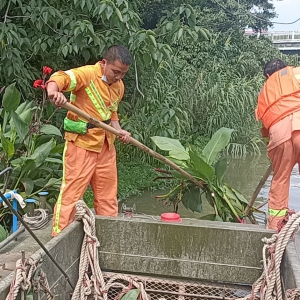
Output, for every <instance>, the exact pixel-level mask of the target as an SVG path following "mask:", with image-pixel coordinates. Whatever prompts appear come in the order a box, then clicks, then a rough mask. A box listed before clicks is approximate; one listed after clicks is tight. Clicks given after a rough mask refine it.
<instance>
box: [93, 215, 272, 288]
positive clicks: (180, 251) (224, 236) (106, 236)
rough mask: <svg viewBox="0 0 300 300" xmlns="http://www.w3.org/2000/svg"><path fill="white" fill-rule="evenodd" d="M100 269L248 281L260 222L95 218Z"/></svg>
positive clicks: (254, 270) (257, 263) (256, 260)
mask: <svg viewBox="0 0 300 300" xmlns="http://www.w3.org/2000/svg"><path fill="white" fill-rule="evenodd" d="M96 232H97V237H98V239H99V241H100V245H101V247H100V249H99V251H100V256H99V257H100V265H101V267H102V268H103V269H107V270H114V271H120V272H129V273H141V274H146V275H152V274H153V275H161V276H167V277H180V278H186V279H201V280H208V281H222V282H228V283H241V284H252V283H253V282H254V281H256V279H257V278H259V276H260V275H261V272H262V265H261V259H262V248H263V243H262V238H264V237H270V236H271V235H272V234H273V233H274V232H273V231H270V230H266V229H265V228H263V227H262V226H256V225H246V224H232V223H222V222H210V221H201V220H195V219H183V221H182V223H164V222H161V221H160V220H153V219H147V220H145V219H143V218H141V219H139V218H138V217H137V218H135V217H134V218H125V217H124V218H104V217H99V216H97V217H96Z"/></svg>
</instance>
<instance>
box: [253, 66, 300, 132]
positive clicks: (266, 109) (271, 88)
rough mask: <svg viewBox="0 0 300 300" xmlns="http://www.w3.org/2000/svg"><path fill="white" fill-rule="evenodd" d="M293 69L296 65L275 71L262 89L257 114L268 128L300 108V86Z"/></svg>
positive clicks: (257, 118) (258, 118)
mask: <svg viewBox="0 0 300 300" xmlns="http://www.w3.org/2000/svg"><path fill="white" fill-rule="evenodd" d="M293 70H294V67H286V68H284V69H281V70H279V71H277V72H275V73H274V74H272V75H271V76H270V77H269V78H268V79H267V81H266V83H265V84H264V86H263V88H262V90H261V91H260V94H259V96H258V105H257V108H256V110H255V115H256V120H261V121H262V123H263V125H264V127H265V128H266V129H269V128H270V127H271V126H272V125H273V124H275V123H276V122H278V121H280V120H281V119H283V118H284V117H286V116H288V115H289V114H291V113H293V112H295V111H297V110H300V86H299V83H298V80H297V79H296V77H295V74H294V71H293Z"/></svg>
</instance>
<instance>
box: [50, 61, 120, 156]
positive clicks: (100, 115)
mask: <svg viewBox="0 0 300 300" xmlns="http://www.w3.org/2000/svg"><path fill="white" fill-rule="evenodd" d="M51 81H52V82H55V83H56V84H57V86H58V88H59V90H60V91H62V92H69V91H70V92H71V95H70V102H71V104H73V105H75V106H76V107H78V108H79V109H81V110H83V111H85V112H86V113H88V114H89V115H90V116H92V117H93V118H95V119H97V120H100V121H106V120H109V119H111V120H113V121H118V120H119V118H118V114H117V109H118V104H119V103H120V101H121V100H122V97H123V95H124V84H123V82H122V80H119V81H118V82H116V83H113V84H111V85H109V84H107V83H106V82H104V81H103V80H102V70H101V66H100V63H99V62H97V63H96V64H95V65H87V66H82V67H79V68H75V69H71V70H68V71H58V72H56V73H54V74H53V75H52V76H51V77H50V79H49V81H48V82H51ZM67 118H68V119H70V120H73V121H77V120H78V118H79V117H78V116H77V115H76V114H74V113H73V112H70V111H69V112H68V114H67ZM84 121H86V120H84ZM105 136H106V138H107V140H108V143H109V145H110V146H111V145H112V144H113V143H114V140H115V136H114V135H113V134H111V133H109V132H105V131H104V130H103V129H101V128H92V129H89V130H88V132H87V133H86V134H77V133H72V132H66V133H65V139H66V140H68V141H74V144H75V145H76V146H78V147H81V148H83V149H86V150H90V151H96V152H100V151H101V149H102V146H103V143H104V140H105Z"/></svg>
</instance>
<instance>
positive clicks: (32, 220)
mask: <svg viewBox="0 0 300 300" xmlns="http://www.w3.org/2000/svg"><path fill="white" fill-rule="evenodd" d="M23 220H24V221H25V222H26V224H27V225H28V226H29V228H30V229H31V230H38V229H42V228H44V227H45V226H46V225H47V224H48V222H49V215H48V210H46V209H42V208H37V209H35V210H34V216H33V217H29V216H28V214H25V215H23Z"/></svg>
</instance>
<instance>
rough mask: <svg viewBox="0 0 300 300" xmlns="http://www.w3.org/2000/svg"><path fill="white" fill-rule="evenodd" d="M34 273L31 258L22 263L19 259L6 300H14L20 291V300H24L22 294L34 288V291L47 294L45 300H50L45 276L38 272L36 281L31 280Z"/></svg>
mask: <svg viewBox="0 0 300 300" xmlns="http://www.w3.org/2000/svg"><path fill="white" fill-rule="evenodd" d="M36 271H37V267H36V264H35V262H34V260H33V259H32V258H29V259H26V260H25V261H24V262H22V259H19V260H18V261H17V262H16V269H15V274H14V278H13V280H12V282H11V284H10V290H9V293H8V295H7V297H6V300H15V299H16V298H17V296H18V293H19V291H20V290H21V291H22V293H21V300H24V292H25V291H28V290H29V289H30V288H31V287H33V288H34V291H37V292H40V291H43V292H44V293H45V294H47V300H52V299H53V296H52V294H51V293H50V288H49V284H48V281H47V278H46V274H45V273H44V272H43V270H39V275H38V276H37V277H36V279H33V276H34V274H35V272H36Z"/></svg>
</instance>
